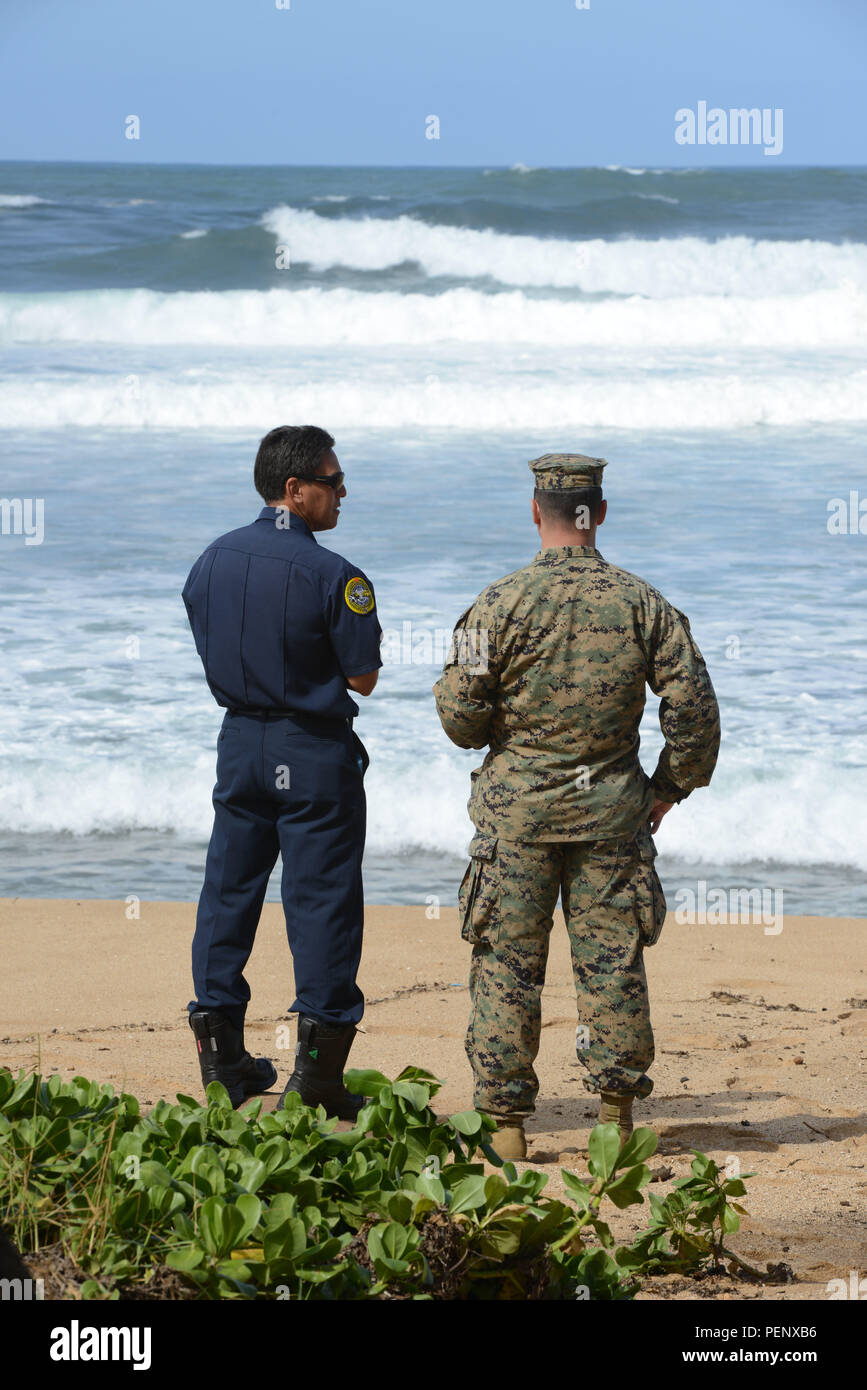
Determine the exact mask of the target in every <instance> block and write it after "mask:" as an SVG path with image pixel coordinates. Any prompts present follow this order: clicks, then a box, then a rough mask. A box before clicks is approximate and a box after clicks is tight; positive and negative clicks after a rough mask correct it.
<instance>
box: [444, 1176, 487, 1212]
mask: <svg viewBox="0 0 867 1390" xmlns="http://www.w3.org/2000/svg"><path fill="white" fill-rule="evenodd" d="M486 1200H487V1198H486V1197H485V1178H484V1177H483V1176H480V1177H475V1178H464V1179H463V1180H462V1181H461V1182H457V1183H455V1185H454V1187H453V1188H452V1200H451V1203H450V1210H451V1211H475V1210H476V1209H477V1208H478V1207H483V1206H484V1205H485V1202H486Z"/></svg>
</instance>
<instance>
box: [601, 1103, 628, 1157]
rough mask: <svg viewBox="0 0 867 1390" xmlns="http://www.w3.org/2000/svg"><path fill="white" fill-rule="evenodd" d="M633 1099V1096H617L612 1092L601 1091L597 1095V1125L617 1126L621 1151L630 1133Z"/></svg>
mask: <svg viewBox="0 0 867 1390" xmlns="http://www.w3.org/2000/svg"><path fill="white" fill-rule="evenodd" d="M633 1099H634V1097H633V1096H619V1095H617V1094H616V1093H615V1092H614V1091H602V1092H600V1095H599V1123H600V1124H601V1125H610V1124H614V1125H617V1126H619V1129H620V1147H621V1149H622V1148H623V1146H624V1144H625V1143H626V1141H627V1140H628V1138H629V1136H630V1134H631V1133H632V1102H633Z"/></svg>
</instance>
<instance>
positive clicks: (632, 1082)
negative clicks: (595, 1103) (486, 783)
mask: <svg viewBox="0 0 867 1390" xmlns="http://www.w3.org/2000/svg"><path fill="white" fill-rule="evenodd" d="M655 858H656V849H655V846H654V843H653V839H652V836H651V834H650V830H649V828H648V827H644V828H643V829H642V830H640V831H639V832H638V834H636V835H635V836H634V837H631V838H630V837H627V838H625V839H621V840H616V841H609V842H606V843H602V842H593V843H587V842H558V843H551V844H523V843H518V842H517V841H514V840H502V839H497V838H492V837H490V836H486V835H476V836H474V838H473V840H472V842H471V844H470V863H469V866H468V868H467V871H466V873H465V874H464V878H463V881H462V883H461V887H460V892H459V895H458V902H459V915H460V921H461V935H462V936H463V938H464V940H465V941H469V942H471V943H472V947H473V954H472V960H471V963H470V998H471V1001H472V1008H471V1012H470V1021H469V1026H468V1028H467V1035H466V1052H467V1057H468V1058H469V1062H470V1066H471V1067H472V1071H473V1078H474V1090H473V1105H474V1107H475V1109H477V1110H486V1111H488V1112H489V1113H491V1114H493V1115H501V1116H502V1115H512V1116H527V1115H531V1114H532V1113H533V1111H534V1109H535V1100H536V1095H537V1093H538V1090H539V1082H538V1078H537V1076H536V1072H535V1071H534V1069H533V1063H534V1061H535V1059H536V1055H537V1053H538V1051H539V1036H540V1031H541V1022H542V1017H541V1015H542V1010H541V998H542V986H543V985H544V983H545V967H546V965H547V961H548V942H549V938H550V933H551V927H552V925H553V913H554V910H555V908H556V906H557V899H558V897H562V903H563V913H564V916H565V918H566V928H567V931H568V933H569V944H570V947H571V955H572V974H573V979H574V982H575V990H576V994H577V1000H578V1029H577V1031H576V1054H577V1057H578V1061H579V1063H580V1065H581V1066H582V1067H583V1068H584V1073H585V1075H584V1076H583V1078H582V1080H583V1083H584V1088H585V1090H587V1091H591V1092H599V1091H603V1090H604V1091H613V1092H617V1093H619V1094H621V1095H633V1096H647V1095H649V1094H650V1092H651V1091H652V1089H653V1082H652V1081H651V1079H650V1077H649V1076H648V1075H647V1069H648V1067H649V1066H650V1065H651V1063H652V1061H653V1058H654V1047H653V1031H652V1029H651V1026H650V1009H649V1004H648V998H647V979H646V976H645V972H644V956H643V951H644V947H645V946H652V945H653V943H654V942H655V941H656V940H657V938H658V937H659V934H660V932H661V930H662V925H663V922H664V920H665V895H664V893H663V890H662V885H661V883H660V881H659V877H658V875H657V873H656V869H655V867H654V859H655Z"/></svg>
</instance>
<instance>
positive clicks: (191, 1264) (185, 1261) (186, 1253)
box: [166, 1245, 205, 1274]
mask: <svg viewBox="0 0 867 1390" xmlns="http://www.w3.org/2000/svg"><path fill="white" fill-rule="evenodd" d="M204 1258H205V1252H204V1250H203V1249H202V1248H201V1246H200V1245H190V1246H188V1247H187V1248H186V1249H182V1250H170V1251H169V1252H168V1254H167V1255H166V1264H167V1265H168V1266H169V1268H170V1269H177V1270H179V1271H180V1272H181V1273H184V1274H185V1273H188V1272H189V1271H190V1270H191V1269H198V1267H199V1265H200V1264H201V1263H202V1261H203V1259H204Z"/></svg>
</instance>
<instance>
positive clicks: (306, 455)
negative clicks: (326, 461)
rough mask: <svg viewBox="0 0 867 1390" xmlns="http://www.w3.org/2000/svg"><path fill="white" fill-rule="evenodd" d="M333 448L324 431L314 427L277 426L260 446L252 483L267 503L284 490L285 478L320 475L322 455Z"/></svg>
mask: <svg viewBox="0 0 867 1390" xmlns="http://www.w3.org/2000/svg"><path fill="white" fill-rule="evenodd" d="M333 445H334V440H333V438H332V436H331V435H330V434H329V433H328V431H327V430H321V429H319V427H318V426H317V425H278V426H277V428H276V429H275V430H270V431H269V432H268V434H266V435H265V438H264V439H262V440H261V441H260V443H259V451H258V453H257V454H256V462H255V465H254V467H253V482H254V484H255V487H256V491H257V492H258V493H259V496H260V497H262V498H263V499H264V501H265V502H266V503H270V502H276V501H277V500H278V499H279V498H281V497H282V496H283V493H284V492H285V491H286V479H287V478H300V479H301V480H302V482H303V481H305V480H307V479H310V478H312V477H313V476H314V475H315V474H316V473H318V472H319V467H320V460H321V458H322V455H323V454H325V453H327V452H328V450H329V449H330V448H332V447H333Z"/></svg>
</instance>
